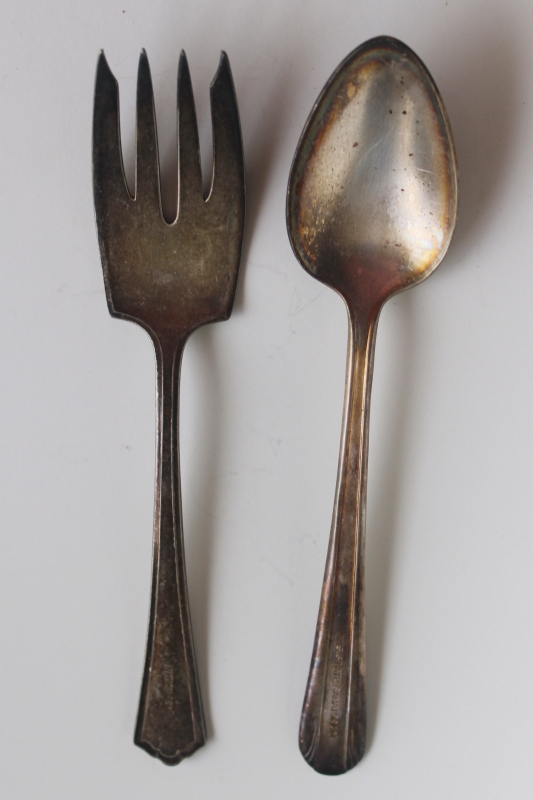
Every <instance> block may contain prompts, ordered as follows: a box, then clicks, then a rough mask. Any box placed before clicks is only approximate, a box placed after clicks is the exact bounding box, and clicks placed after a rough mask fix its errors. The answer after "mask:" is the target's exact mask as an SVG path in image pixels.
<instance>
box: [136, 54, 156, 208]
mask: <svg viewBox="0 0 533 800" xmlns="http://www.w3.org/2000/svg"><path fill="white" fill-rule="evenodd" d="M135 200H137V201H138V202H140V203H141V204H142V205H143V206H145V205H146V207H147V208H152V209H157V210H159V209H160V202H161V201H160V193H159V157H158V152H157V129H156V121H155V106H154V92H153V88H152V78H151V75H150V65H149V64H148V57H147V55H146V51H145V50H142V52H141V56H140V58H139V71H138V73H137V160H136V165H135Z"/></svg>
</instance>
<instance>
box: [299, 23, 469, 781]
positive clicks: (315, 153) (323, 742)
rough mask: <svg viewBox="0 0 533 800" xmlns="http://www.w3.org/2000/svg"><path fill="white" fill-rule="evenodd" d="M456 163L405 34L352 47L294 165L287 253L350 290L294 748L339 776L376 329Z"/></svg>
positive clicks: (353, 719) (356, 623)
mask: <svg viewBox="0 0 533 800" xmlns="http://www.w3.org/2000/svg"><path fill="white" fill-rule="evenodd" d="M456 212H457V167H456V159H455V151H454V145H453V140H452V134H451V130H450V125H449V122H448V117H447V114H446V110H445V108H444V104H443V102H442V100H441V97H440V95H439V92H438V89H437V87H436V86H435V83H434V81H433V79H432V78H431V76H430V74H429V72H428V71H427V69H426V67H425V66H424V64H422V62H421V61H420V59H419V58H418V57H417V56H416V55H415V53H413V51H412V50H410V49H409V48H408V47H407V46H406V45H404V44H402V43H401V42H399V41H398V40H397V39H393V38H391V37H388V36H381V37H378V38H376V39H371V40H370V41H368V42H366V43H365V44H363V45H361V46H360V47H358V48H357V49H356V50H354V51H353V52H352V53H351V54H350V55H349V56H348V57H347V58H346V59H345V60H344V61H343V62H342V63H341V64H340V66H339V67H338V68H337V70H336V71H335V72H334V73H333V75H332V76H331V78H330V80H329V81H328V83H327V84H326V86H325V87H324V89H323V90H322V92H321V94H320V96H319V98H318V100H317V102H316V104H315V106H314V108H313V109H312V111H311V115H310V116H309V119H308V120H307V123H306V125H305V128H304V130H303V133H302V136H301V138H300V142H299V144H298V147H297V150H296V154H295V157H294V161H293V164H292V168H291V174H290V178H289V188H288V195H287V227H288V231H289V238H290V240H291V244H292V247H293V250H294V253H295V255H296V257H297V259H298V260H299V262H300V264H301V265H302V266H303V267H304V269H306V270H307V271H308V272H309V273H310V274H311V275H312V276H313V277H315V278H317V279H318V280H319V281H322V283H325V284H326V285H327V286H330V287H331V288H333V289H335V290H336V291H337V292H338V293H339V294H340V295H341V297H342V298H343V299H344V301H345V303H346V307H347V310H348V318H349V341H348V359H347V373H346V393H345V401H344V414H343V426H342V436H341V447H340V457H339V468H338V476H337V489H336V495H335V505H334V511H333V522H332V527H331V536H330V542H329V549H328V555H327V561H326V571H325V576H324V583H323V588H322V597H321V601H320V609H319V614H318V622H317V630H316V636H315V644H314V649H313V656H312V660H311V668H310V671H309V679H308V683H307V690H306V694H305V699H304V705H303V711H302V717H301V723H300V750H301V751H302V754H303V756H304V758H305V759H306V760H307V761H308V763H309V764H310V765H311V766H312V767H314V769H315V770H317V771H318V772H321V773H324V774H328V775H337V774H340V773H343V772H346V771H347V770H349V769H351V768H352V767H354V766H355V765H356V764H357V762H358V761H359V760H360V759H361V758H362V756H363V753H364V749H365V736H366V700H365V619H364V617H365V612H364V553H365V510H366V482H367V464H368V423H369V408H370V390H371V383H372V370H373V360H374V349H375V341H376V328H377V322H378V318H379V314H380V311H381V309H382V307H383V305H384V303H385V301H386V300H388V298H389V297H392V296H393V295H395V294H397V293H398V292H401V291H403V290H404V289H408V288H409V287H411V286H414V285H415V284H417V283H419V282H420V281H422V280H424V279H425V278H427V277H428V275H430V274H431V273H432V272H433V271H434V270H435V269H436V267H437V266H438V264H439V263H440V261H441V260H442V258H443V257H444V254H445V253H446V250H447V248H448V245H449V243H450V239H451V236H452V233H453V229H454V226H455V220H456Z"/></svg>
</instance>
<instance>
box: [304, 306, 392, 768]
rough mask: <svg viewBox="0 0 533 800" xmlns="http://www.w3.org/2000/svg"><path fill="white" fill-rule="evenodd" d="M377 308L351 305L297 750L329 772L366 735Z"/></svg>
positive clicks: (346, 762)
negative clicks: (328, 520) (368, 516)
mask: <svg viewBox="0 0 533 800" xmlns="http://www.w3.org/2000/svg"><path fill="white" fill-rule="evenodd" d="M378 315H379V310H377V311H375V312H374V313H373V314H371V315H368V314H365V315H363V314H361V313H359V314H358V319H357V321H356V320H355V318H354V316H353V314H352V313H350V315H349V316H350V339H349V346H348V365H347V374H346V396H345V403H344V418H343V431H342V439H341V451H340V458H339V472H338V477H337V490H336V496H335V507H334V511H333V522H332V527H331V536H330V542H329V549H328V555H327V561H326V571H325V575H324V584H323V588H322V597H321V600H320V609H319V614H318V622H317V628H316V636H315V644H314V650H313V656H312V660H311V668H310V671H309V678H308V683H307V690H306V694H305V699H304V705H303V710H302V717H301V722H300V750H301V752H302V755H303V756H304V758H305V759H306V761H307V762H308V763H309V764H310V765H311V766H312V767H313V768H314V769H316V770H317V772H321V773H323V774H326V775H338V774H341V773H343V772H346V771H347V770H349V769H351V768H352V767H353V766H355V764H357V762H358V761H360V759H361V758H362V757H363V753H364V749H365V738H366V699H365V672H366V669H365V603H364V553H365V509H366V477H367V462H368V422H369V407H370V389H371V383H372V368H373V360H374V346H375V334H376V326H377V318H378Z"/></svg>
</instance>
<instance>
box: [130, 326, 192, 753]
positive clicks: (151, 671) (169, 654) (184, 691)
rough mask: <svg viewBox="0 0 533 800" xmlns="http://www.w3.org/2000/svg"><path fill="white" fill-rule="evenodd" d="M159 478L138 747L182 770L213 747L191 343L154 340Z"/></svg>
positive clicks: (136, 741)
mask: <svg viewBox="0 0 533 800" xmlns="http://www.w3.org/2000/svg"><path fill="white" fill-rule="evenodd" d="M154 345H155V350H156V363H157V405H158V425H157V473H156V502H155V520H154V552H153V574H152V602H151V608H150V623H149V628H148V643H147V647H146V662H145V668H144V676H143V683H142V689H141V700H140V703H139V713H138V717H137V727H136V730H135V743H136V744H137V745H139V747H143V748H144V749H145V750H147V751H148V752H149V753H150V754H151V755H154V756H157V757H158V758H160V759H161V760H162V761H164V762H165V763H167V764H177V763H179V762H180V761H181V760H182V758H184V757H185V756H188V755H191V754H192V753H194V751H195V750H197V749H198V748H199V747H201V746H202V745H203V744H204V742H205V725H204V718H203V713H202V705H201V700H200V688H199V684H198V675H197V672H196V662H195V657H194V647H193V640H192V632H191V621H190V615H189V603H188V597H187V580H186V575H185V556H184V550H183V530H182V528H183V524H182V514H181V493H180V475H179V450H178V430H177V428H178V394H179V376H180V367H181V359H182V354H183V347H184V346H185V338H184V339H182V340H181V341H179V342H178V343H177V344H176V343H174V342H164V341H159V340H157V339H156V338H155V337H154Z"/></svg>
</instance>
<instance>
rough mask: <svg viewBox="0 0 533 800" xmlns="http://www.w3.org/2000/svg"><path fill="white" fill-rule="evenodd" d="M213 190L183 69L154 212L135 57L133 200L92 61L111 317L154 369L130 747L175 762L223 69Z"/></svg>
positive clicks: (145, 107)
mask: <svg viewBox="0 0 533 800" xmlns="http://www.w3.org/2000/svg"><path fill="white" fill-rule="evenodd" d="M211 111H212V118H213V151H214V165H213V180H212V186H211V191H210V194H209V197H208V198H207V200H204V199H203V195H202V173H201V168H200V157H199V146H198V132H197V126H196V114H195V109H194V99H193V94H192V87H191V81H190V76H189V69H188V66H187V60H186V58H185V54H184V53H182V55H181V58H180V65H179V74H178V169H179V188H178V192H179V200H178V215H177V219H176V220H175V222H173V223H172V224H170V225H169V224H167V223H166V222H165V220H164V219H163V214H162V210H161V197H160V187H159V162H158V153H157V135H156V124H155V111H154V101H153V92H152V82H151V78H150V70H149V66H148V60H147V58H146V54H145V53H144V51H143V53H142V54H141V58H140V61H139V75H138V84H137V162H136V187H135V196H134V197H132V196H131V195H130V193H129V192H128V188H127V185H126V181H125V178H124V170H123V164H122V155H121V146H120V133H119V114H118V86H117V83H116V81H115V79H114V77H113V75H112V73H111V71H110V69H109V67H108V65H107V62H106V60H105V57H104V55H103V53H102V54H101V55H100V59H99V62H98V68H97V75H96V90H95V103H94V125H93V183H94V202H95V209H96V222H97V227H98V239H99V243H100V253H101V256H102V265H103V271H104V281H105V287H106V294H107V302H108V306H109V311H110V313H111V314H112V315H113V316H115V317H120V318H122V319H128V320H131V321H133V322H137V323H138V324H139V325H142V327H143V328H145V330H147V331H148V333H149V334H150V336H151V338H152V341H153V343H154V348H155V354H156V363H157V405H158V423H157V474H156V500H155V522H154V554H153V577H152V601H151V610H150V623H149V630H148V644H147V651H146V664H145V670H144V677H143V683H142V690H141V700H140V706H139V713H138V718H137V727H136V731H135V742H136V744H138V745H140V746H141V747H143V748H145V749H146V750H147V751H148V752H149V753H151V754H152V755H154V756H157V757H159V758H160V759H161V760H162V761H164V762H165V763H167V764H177V763H178V762H179V761H181V759H182V758H183V757H184V756H187V755H190V754H191V753H193V752H194V751H195V750H196V749H197V748H198V747H200V746H201V745H202V744H203V743H204V741H205V725H204V718H203V713H202V706H201V700H200V690H199V685H198V677H197V672H196V664H195V656H194V649H193V641H192V634H191V623H190V615H189V604H188V598H187V584H186V575H185V560H184V552H183V533H182V513H181V497H180V480H179V446H178V399H179V376H180V367H181V360H182V354H183V348H184V346H185V342H186V341H187V338H188V336H189V335H190V334H191V333H192V331H193V330H195V329H196V328H198V327H200V326H201V325H204V324H206V323H208V322H215V321H217V320H225V319H228V317H229V316H230V313H231V308H232V304H233V299H234V296H235V289H236V284H237V275H238V268H239V262H240V257H241V250H242V239H243V229H244V208H245V198H244V158H243V149H242V140H241V130H240V123H239V115H238V110H237V102H236V98H235V90H234V87H233V81H232V77H231V71H230V66H229V61H228V58H227V56H226V54H225V53H223V54H222V56H221V59H220V65H219V68H218V71H217V74H216V76H215V78H214V80H213V83H212V85H211Z"/></svg>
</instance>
